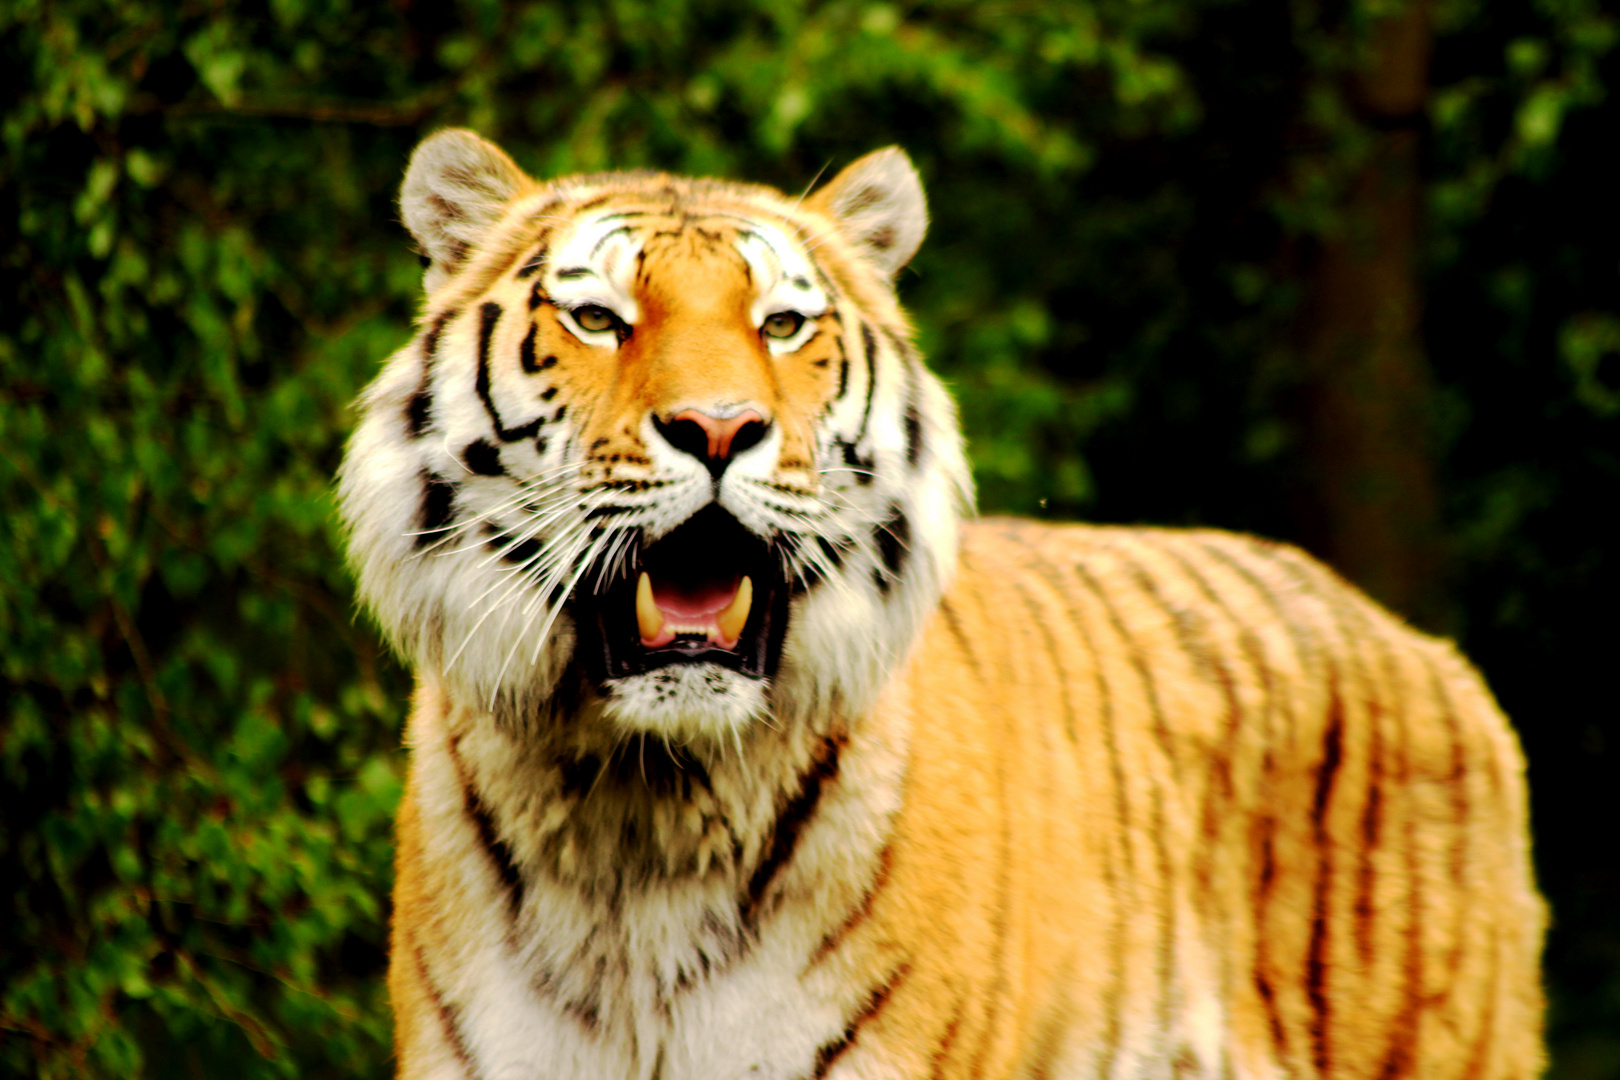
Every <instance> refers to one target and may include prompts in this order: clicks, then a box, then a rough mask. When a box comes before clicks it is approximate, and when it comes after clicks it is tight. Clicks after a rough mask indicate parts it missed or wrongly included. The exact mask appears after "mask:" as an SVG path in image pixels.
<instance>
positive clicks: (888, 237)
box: [806, 146, 928, 278]
mask: <svg viewBox="0 0 1620 1080" xmlns="http://www.w3.org/2000/svg"><path fill="white" fill-rule="evenodd" d="M806 205H807V206H809V207H810V208H811V209H813V210H819V211H820V212H821V213H823V214H826V215H827V216H828V217H830V218H832V219H833V220H834V221H836V222H837V223H838V229H839V231H840V232H842V233H843V234H844V237H845V238H846V239H847V240H849V242H850V243H852V244H854V245H855V247H856V249H857V250H859V251H860V253H861V254H862V255H864V256H865V257H866V259H867V261H868V262H871V263H873V264H874V265H876V266H877V268H878V269H879V270H881V271H883V273H884V274H885V275H886V276H888V277H890V278H892V277H894V275H895V274H898V273H899V272H900V268H901V267H902V266H904V265H906V263H908V262H910V261H911V257H912V256H913V255H915V254H916V253H917V248H919V247H921V246H922V241H923V234H924V233H926V232H927V231H928V200H927V199H926V198H924V196H923V188H922V180H921V179H920V178H919V177H918V176H917V170H916V168H915V167H913V166H912V164H911V159H910V158H908V157H907V156H906V152H905V151H904V150H902V149H900V148H899V147H898V146H891V147H888V148H887V149H884V150H875V151H873V152H872V153H870V154H867V155H866V156H865V157H863V158H861V159H860V160H859V161H856V162H855V163H854V164H852V165H850V166H849V167H848V168H846V169H844V171H843V172H841V173H839V174H838V175H837V176H835V177H833V179H832V182H831V183H829V184H828V185H827V186H826V187H824V188H822V189H821V190H820V191H818V192H816V193H815V194H814V195H812V196H811V197H810V198H809V200H808V201H807V203H806Z"/></svg>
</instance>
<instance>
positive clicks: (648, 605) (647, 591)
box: [636, 570, 664, 641]
mask: <svg viewBox="0 0 1620 1080" xmlns="http://www.w3.org/2000/svg"><path fill="white" fill-rule="evenodd" d="M636 624H637V625H638V626H640V627H641V636H642V639H643V640H646V641H650V640H652V639H653V638H655V637H657V636H658V633H659V631H661V630H663V628H664V613H663V612H662V611H659V610H658V605H657V604H656V603H654V602H653V594H652V578H650V577H648V576H647V572H646V571H645V570H644V571H642V573H641V577H640V578H639V579H638V580H637V581H636Z"/></svg>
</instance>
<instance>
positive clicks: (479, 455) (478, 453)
mask: <svg viewBox="0 0 1620 1080" xmlns="http://www.w3.org/2000/svg"><path fill="white" fill-rule="evenodd" d="M461 460H462V461H464V462H466V464H467V468H469V469H471V470H472V471H473V472H475V473H477V474H478V475H479V476H505V475H506V467H505V466H504V465H502V464H501V451H500V449H499V448H498V447H496V446H495V445H494V444H493V443H491V442H490V441H489V440H487V439H474V440H473V441H472V442H470V443H468V444H467V446H466V448H465V449H463V450H462V451H461Z"/></svg>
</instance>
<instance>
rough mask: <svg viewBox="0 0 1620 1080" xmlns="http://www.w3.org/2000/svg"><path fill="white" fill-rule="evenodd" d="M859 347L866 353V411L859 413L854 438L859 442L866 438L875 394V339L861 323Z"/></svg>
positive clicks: (869, 328) (870, 330)
mask: <svg viewBox="0 0 1620 1080" xmlns="http://www.w3.org/2000/svg"><path fill="white" fill-rule="evenodd" d="M861 347H862V349H863V350H864V351H865V353H866V409H865V411H864V412H862V413H861V430H860V432H859V433H858V434H857V435H856V436H855V441H856V442H860V441H861V440H862V439H864V438H865V437H866V425H867V424H868V423H869V422H870V421H871V419H872V396H873V395H874V394H875V393H877V339H876V338H874V337H873V336H872V328H871V326H869V325H867V324H866V323H864V322H863V323H861Z"/></svg>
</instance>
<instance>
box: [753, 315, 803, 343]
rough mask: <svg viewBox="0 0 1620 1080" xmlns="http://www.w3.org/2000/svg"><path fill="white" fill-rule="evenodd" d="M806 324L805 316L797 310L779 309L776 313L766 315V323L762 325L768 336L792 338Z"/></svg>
mask: <svg viewBox="0 0 1620 1080" xmlns="http://www.w3.org/2000/svg"><path fill="white" fill-rule="evenodd" d="M803 325H804V316H803V315H800V314H799V313H798V312H797V311H778V312H777V313H776V314H774V315H767V316H765V325H764V326H762V327H760V329H761V330H762V331H764V333H765V336H766V337H772V338H777V339H782V338H790V337H792V336H793V335H794V334H797V333H798V332H799V327H801V326H803Z"/></svg>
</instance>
